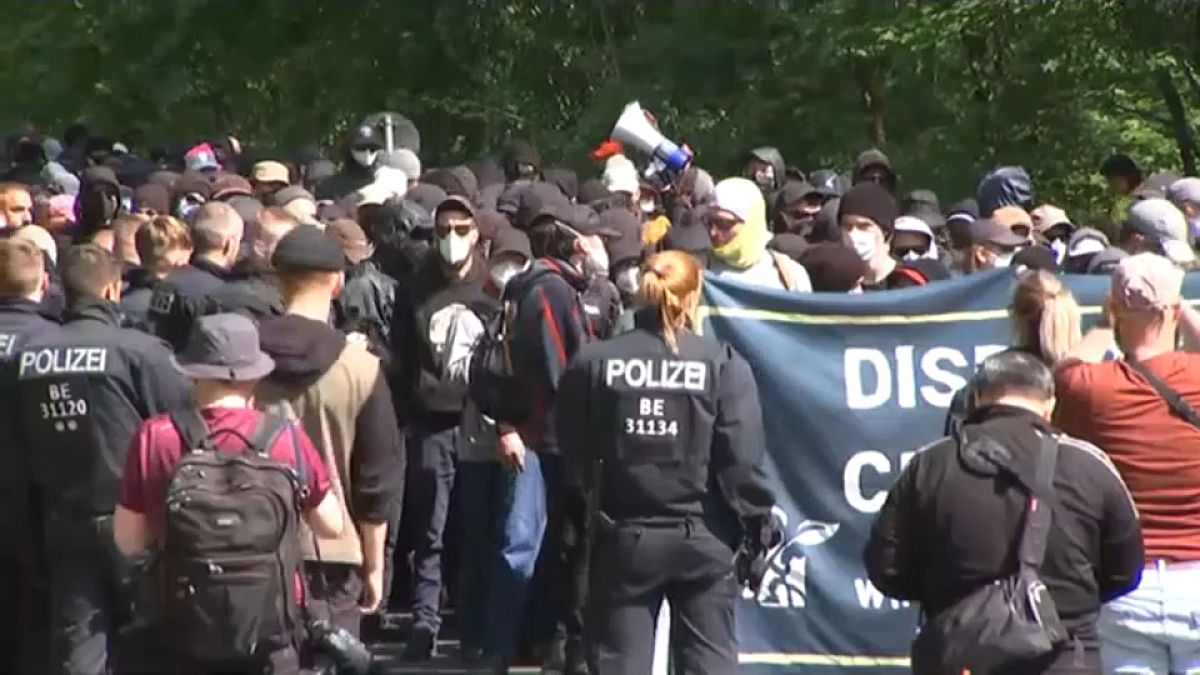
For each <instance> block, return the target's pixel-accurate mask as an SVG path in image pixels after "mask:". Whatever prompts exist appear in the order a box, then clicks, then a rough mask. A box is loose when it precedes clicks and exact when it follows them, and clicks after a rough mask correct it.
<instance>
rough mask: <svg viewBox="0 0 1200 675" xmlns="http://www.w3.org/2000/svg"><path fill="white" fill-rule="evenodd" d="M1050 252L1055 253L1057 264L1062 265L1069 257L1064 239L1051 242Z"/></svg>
mask: <svg viewBox="0 0 1200 675" xmlns="http://www.w3.org/2000/svg"><path fill="white" fill-rule="evenodd" d="M1050 250H1051V251H1054V262H1055V264H1058V265H1061V264H1062V261H1063V258H1064V257H1066V255H1067V242H1065V241H1063V240H1062V239H1055V240H1054V241H1052V242H1050Z"/></svg>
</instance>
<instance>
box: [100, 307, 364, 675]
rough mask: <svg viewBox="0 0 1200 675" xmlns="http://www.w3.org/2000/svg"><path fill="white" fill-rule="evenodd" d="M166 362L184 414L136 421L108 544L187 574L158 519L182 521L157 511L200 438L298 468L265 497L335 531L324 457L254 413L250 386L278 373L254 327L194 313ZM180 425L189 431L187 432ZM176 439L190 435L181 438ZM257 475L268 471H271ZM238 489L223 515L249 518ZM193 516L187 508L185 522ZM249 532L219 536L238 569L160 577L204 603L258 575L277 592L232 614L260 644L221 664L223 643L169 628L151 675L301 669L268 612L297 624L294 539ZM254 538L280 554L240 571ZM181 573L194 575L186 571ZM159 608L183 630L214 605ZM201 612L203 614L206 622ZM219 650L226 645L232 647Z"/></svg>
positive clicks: (295, 431)
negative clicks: (188, 398) (187, 395)
mask: <svg viewBox="0 0 1200 675" xmlns="http://www.w3.org/2000/svg"><path fill="white" fill-rule="evenodd" d="M172 365H174V366H175V367H176V369H178V371H179V372H180V373H181V374H182V375H183V376H184V377H187V378H189V379H191V380H192V402H193V406H192V407H190V408H189V411H188V412H185V411H182V410H176V411H171V413H170V414H165V415H158V416H155V417H152V418H150V419H148V420H146V421H145V422H143V423H142V426H141V429H139V430H138V433H137V435H136V436H135V440H134V443H133V444H131V448H130V451H129V453H128V456H127V457H126V460H125V471H124V473H123V474H122V476H121V485H120V491H119V496H118V501H117V509H116V512H115V513H114V515H113V538H114V540H115V543H116V545H117V548H118V549H119V550H120V551H121V552H122V553H124V554H125V555H127V556H129V555H136V554H139V553H143V552H145V551H147V550H148V549H150V550H153V551H155V552H157V555H158V556H159V561H160V562H163V563H166V564H168V565H171V567H170V569H176V570H193V569H195V565H196V563H197V562H198V561H197V560H196V557H197V556H196V554H195V552H194V550H193V549H190V548H189V547H188V546H187V545H186V544H183V542H182V541H179V540H168V539H167V537H166V532H167V531H168V530H169V529H170V525H168V523H167V521H168V520H173V521H174V522H175V523H176V524H178V523H180V522H181V518H182V517H186V516H164V515H163V514H166V513H167V512H168V509H167V505H168V503H169V498H168V490H169V489H170V488H169V487H168V486H170V485H171V483H172V482H173V481H175V480H178V478H177V476H179V475H181V474H180V473H179V472H181V471H185V470H183V469H179V465H180V461H181V458H182V457H183V456H185V455H186V454H187V453H188V452H189V451H196V450H198V449H199V448H198V447H197V446H196V445H192V444H194V443H200V442H203V441H206V440H207V441H210V442H211V443H212V445H213V447H214V449H216V450H218V451H219V452H220V453H221V455H222V456H224V455H226V454H227V453H228V454H238V453H255V452H257V453H260V456H264V457H265V458H266V459H269V460H270V461H271V468H275V467H279V468H283V467H288V468H291V469H293V470H295V471H296V475H297V476H298V477H299V478H300V479H301V480H303V481H304V482H303V485H297V486H293V485H290V484H289V485H288V486H287V488H286V492H284V491H283V490H284V488H283V486H280V488H279V490H277V491H273V492H274V496H278V497H279V498H280V499H284V500H286V503H288V504H289V505H290V506H292V507H294V508H295V509H296V510H297V511H298V512H300V513H301V514H302V516H303V518H304V521H305V522H307V523H308V525H309V527H311V528H312V529H313V531H315V532H318V533H320V534H322V535H323V536H337V535H338V534H339V533H340V532H341V530H342V527H343V517H342V509H341V505H340V504H339V503H338V499H337V496H336V495H335V494H334V493H333V491H332V490H331V485H330V481H329V472H328V470H327V469H326V467H325V462H324V461H323V460H322V458H321V455H320V454H318V452H317V450H316V449H315V448H314V447H313V442H312V441H311V440H310V439H309V437H308V434H307V433H305V431H304V429H303V428H301V427H300V425H299V424H297V422H296V421H295V420H284V419H281V418H280V417H277V416H274V415H267V414H264V413H261V412H258V411H256V410H255V409H254V388H255V386H256V384H257V383H258V381H259V380H260V379H262V378H263V377H265V376H266V375H267V374H268V373H270V372H271V370H272V369H273V368H274V367H275V362H274V361H273V360H272V359H271V357H269V356H267V355H266V354H265V353H263V352H262V350H261V349H260V348H259V340H258V330H257V329H256V328H255V326H254V323H253V322H251V321H250V320H249V319H248V318H246V317H243V316H240V315H236V314H214V315H211V316H206V317H202V318H200V319H199V320H198V321H197V322H196V327H195V332H194V333H193V335H192V337H191V339H190V340H189V342H188V347H187V349H186V350H184V352H183V353H181V354H179V355H178V356H176V357H173V358H172ZM176 420H178V421H179V422H181V425H180V426H176ZM189 422H190V424H189ZM184 429H188V430H189V432H190V434H188V432H184V431H183V430H184ZM185 434H188V435H189V436H190V435H191V434H194V436H192V437H185ZM260 439H261V440H260ZM256 442H257V443H258V444H257V445H256V444H255V443H256ZM230 461H236V460H230ZM210 466H211V465H210ZM193 468H194V465H193ZM210 470H212V469H211V468H210ZM216 470H218V471H220V470H221V467H220V466H219V465H218V466H217V468H216ZM257 470H258V471H264V469H257ZM251 471H254V469H251ZM266 471H267V472H268V473H269V471H270V469H267V470H266ZM243 475H245V474H243ZM202 477H203V472H201V478H202ZM184 480H187V479H186V478H185V479H184ZM210 485H211V484H210ZM258 486H259V487H260V488H263V487H265V488H266V489H268V490H270V489H271V483H270V482H269V479H268V478H267V476H266V475H265V474H260V476H259V483H258ZM297 487H298V488H301V489H296V488H297ZM175 494H181V493H180V492H175ZM242 494H243V495H245V496H242V497H239V496H237V495H236V493H235V494H233V495H229V494H223V495H221V496H220V498H223V499H228V498H230V497H231V496H232V501H233V503H230V502H224V503H223V506H224V507H225V508H228V509H229V510H230V512H231V513H237V514H245V513H247V512H248V511H249V510H250V509H252V508H253V506H252V504H253V501H252V500H253V498H252V497H250V496H249V495H250V494H251V493H249V492H243V493H242ZM185 501H186V500H185ZM180 510H182V511H187V508H186V507H185V508H184V509H177V508H174V507H173V508H172V509H171V512H172V513H175V512H176V511H180ZM197 512H198V511H193V512H192V514H191V515H193V516H194V514H195V513H197ZM254 525H255V530H256V532H257V533H258V534H256V535H255V536H253V537H243V536H240V535H239V536H230V537H222V538H221V541H220V544H221V545H224V547H225V548H223V549H222V550H221V552H222V553H223V554H224V555H225V556H231V557H236V558H237V559H238V561H239V563H241V564H242V565H243V567H239V568H238V570H239V572H240V573H241V574H243V576H241V577H234V575H229V576H228V577H226V578H222V576H215V577H213V576H201V575H196V576H185V578H184V580H183V581H182V582H178V581H176V580H175V579H171V581H170V582H169V584H170V587H174V585H175V584H176V583H184V584H186V583H196V585H200V584H201V583H203V584H204V588H205V589H206V591H207V593H206V597H208V598H215V597H219V594H220V593H222V592H224V593H245V592H247V587H246V586H243V585H240V584H243V583H245V581H244V580H245V579H246V578H247V577H246V576H245V575H246V574H247V573H254V574H258V575H261V577H262V578H263V579H264V585H265V584H266V583H270V584H273V585H274V588H273V589H271V590H267V591H266V593H267V594H268V595H267V598H266V601H265V602H263V603H260V604H259V605H258V606H257V607H249V606H247V608H246V611H245V612H242V613H239V614H240V615H241V616H245V617H246V621H247V624H249V623H250V622H256V623H257V625H258V628H259V632H258V634H256V635H254V636H253V638H254V639H255V642H256V643H257V644H256V645H255V648H254V650H253V651H254V653H253V654H252V655H251V656H250V657H249V658H246V659H236V660H235V661H234V662H229V661H221V662H218V661H216V658H217V655H216V654H213V653H212V652H211V651H210V650H213V649H219V648H220V646H218V645H216V644H214V643H213V642H212V641H209V640H206V639H205V638H206V635H204V634H202V633H200V632H189V631H188V630H187V629H178V628H176V629H175V630H176V631H177V632H172V634H171V636H170V637H171V639H170V640H169V641H168V643H169V647H168V650H167V651H168V653H166V654H163V657H164V659H163V661H164V662H163V663H160V664H158V666H159V669H158V672H171V671H173V670H175V669H177V668H178V669H180V672H197V673H198V672H228V670H234V669H238V670H240V669H245V670H246V671H251V672H253V671H258V672H263V671H264V670H265V671H266V672H270V673H294V672H300V671H299V667H300V654H299V650H298V649H297V645H295V644H294V642H295V637H294V635H291V634H289V632H288V627H287V626H286V624H281V622H280V621H278V620H277V619H276V617H274V616H272V615H271V614H270V613H268V612H269V610H267V608H268V607H270V608H280V609H282V610H283V611H284V613H285V616H288V617H290V618H291V619H292V620H294V621H303V620H304V618H303V615H302V612H301V609H300V604H299V603H300V601H299V599H297V598H296V597H295V595H294V594H293V593H289V592H287V591H286V590H284V589H286V588H288V586H289V585H291V584H293V583H294V580H293V579H292V578H291V575H293V574H299V572H300V562H301V559H300V552H299V547H300V541H301V539H300V536H299V534H300V533H299V530H298V529H297V528H295V523H294V521H292V520H291V519H290V518H286V519H284V518H280V519H278V520H276V519H268V518H264V517H261V516H260V517H259V519H258V520H257V521H256V522H255V523H254ZM272 526H274V527H272ZM181 529H185V528H181ZM187 529H190V528H187ZM191 531H192V532H193V533H197V532H203V533H204V534H213V531H212V530H207V529H204V530H196V529H192V530H191ZM218 536H219V535H218ZM264 540H265V541H264ZM281 540H282V541H281ZM195 541H196V536H193V537H192V538H191V539H189V540H188V543H189V544H191V543H193V542H195ZM251 542H255V543H259V544H260V548H259V550H258V551H257V552H258V553H262V552H264V551H263V549H267V550H272V549H273V550H275V551H278V555H277V556H269V557H268V558H267V559H266V560H262V556H261V555H259V556H256V557H258V558H259V560H262V561H261V562H257V563H249V565H253V567H252V568H250V567H246V565H247V560H248V559H249V558H251V554H249V553H248V552H247V548H248V547H249V546H251V545H253V544H252V543H251ZM203 544H204V549H203V550H204V553H203V554H201V555H202V556H205V557H207V556H209V555H211V554H212V553H213V552H214V550H215V549H216V548H217V545H218V543H217V542H213V541H207V540H206V541H204V542H203ZM230 549H233V550H232V551H231V550H230ZM224 564H228V563H224ZM199 567H200V568H201V569H203V568H204V567H205V565H204V564H203V563H201V564H200V566H199ZM183 573H184V574H185V575H190V574H193V572H191V571H184V572H183ZM266 580H269V581H266ZM281 582H282V583H281ZM159 588H160V589H161V590H162V591H163V592H170V589H169V587H168V584H162V585H160V586H159ZM249 588H250V589H251V590H262V586H261V585H260V586H254V585H251V586H250V587H249ZM158 609H160V610H162V611H164V616H163V620H164V623H167V624H169V625H172V626H173V627H174V626H180V625H191V624H188V623H186V619H187V618H189V616H195V615H189V616H184V615H183V614H182V613H186V612H190V611H191V610H195V611H196V612H197V613H208V612H213V611H214V606H213V605H212V604H211V603H209V602H205V601H203V600H197V601H194V602H192V603H188V604H187V605H183V606H181V605H180V604H176V603H172V604H170V605H167V606H164V607H160V608H158ZM224 610H225V608H224V607H223V606H222V607H217V608H215V611H224ZM181 612H182V613H181ZM206 616H208V617H209V618H211V617H212V616H213V615H211V614H206ZM222 616H224V615H222ZM241 625H246V624H241ZM221 628H227V629H232V628H234V625H230V624H226V625H224V626H221ZM222 646H225V647H226V648H232V647H234V645H233V644H229V643H226V644H225V645H222ZM198 650H204V651H203V652H199V651H198ZM227 669H228V670H227Z"/></svg>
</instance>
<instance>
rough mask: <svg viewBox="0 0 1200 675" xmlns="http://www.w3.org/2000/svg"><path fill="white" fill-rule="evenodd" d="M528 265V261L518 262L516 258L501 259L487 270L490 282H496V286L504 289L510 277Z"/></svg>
mask: <svg viewBox="0 0 1200 675" xmlns="http://www.w3.org/2000/svg"><path fill="white" fill-rule="evenodd" d="M528 266H529V264H528V263H519V262H517V261H516V260H501V261H500V262H498V263H496V264H495V265H492V269H491V270H489V271H488V275H489V276H490V277H491V278H492V283H494V284H496V288H498V289H500V290H502V291H503V290H504V287H505V286H507V285H508V282H509V281H512V278H513V277H515V276H517V275H518V274H520V273H521V272H524V271H525V269H526V268H527V267H528Z"/></svg>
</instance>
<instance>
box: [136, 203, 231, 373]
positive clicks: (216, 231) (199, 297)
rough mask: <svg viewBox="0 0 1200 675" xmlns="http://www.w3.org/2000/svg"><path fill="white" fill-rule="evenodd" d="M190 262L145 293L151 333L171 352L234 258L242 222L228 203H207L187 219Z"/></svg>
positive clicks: (180, 347) (185, 335)
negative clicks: (189, 235)
mask: <svg viewBox="0 0 1200 675" xmlns="http://www.w3.org/2000/svg"><path fill="white" fill-rule="evenodd" d="M191 230H192V245H193V246H194V247H195V249H194V252H193V253H192V260H191V262H190V263H188V264H187V265H184V266H183V267H177V268H175V269H173V270H171V272H170V273H169V274H167V277H166V278H165V279H163V280H162V283H160V284H158V286H157V287H155V289H154V294H153V295H151V296H150V309H149V311H148V312H147V319H148V322H149V324H150V327H151V329H152V331H153V333H154V334H155V335H157V336H158V337H160V338H162V339H164V340H166V341H167V344H169V345H170V346H171V347H172V348H173V349H174V350H175V351H177V352H178V351H183V348H184V347H185V346H187V340H188V336H190V335H191V332H192V324H193V323H195V321H196V317H198V316H201V315H203V314H204V311H205V308H206V306H207V304H208V298H209V296H210V295H211V294H213V293H216V292H218V291H219V290H221V288H222V287H223V286H224V285H225V282H226V280H227V279H228V278H229V277H230V269H231V268H232V267H233V265H234V263H236V262H237V261H238V256H239V252H240V250H241V245H242V235H243V234H244V230H245V223H244V222H243V221H242V217H241V216H239V215H238V213H237V211H234V210H233V207H232V206H230V205H228V204H226V203H224V202H209V203H207V204H205V205H204V206H201V207H200V208H199V209H197V210H196V214H195V219H194V220H193V221H192V226H191Z"/></svg>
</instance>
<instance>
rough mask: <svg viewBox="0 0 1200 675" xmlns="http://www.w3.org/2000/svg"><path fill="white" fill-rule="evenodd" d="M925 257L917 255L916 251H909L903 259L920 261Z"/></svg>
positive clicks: (921, 254)
mask: <svg viewBox="0 0 1200 675" xmlns="http://www.w3.org/2000/svg"><path fill="white" fill-rule="evenodd" d="M924 257H925V255H924V254H923V253H917V252H916V251H909V252H908V253H905V254H904V257H903V259H904V260H920V259H921V258H924Z"/></svg>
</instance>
